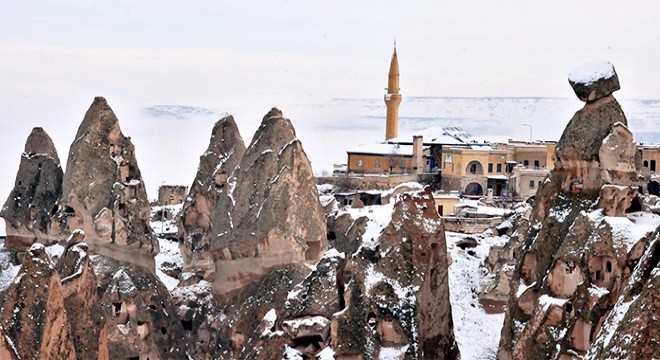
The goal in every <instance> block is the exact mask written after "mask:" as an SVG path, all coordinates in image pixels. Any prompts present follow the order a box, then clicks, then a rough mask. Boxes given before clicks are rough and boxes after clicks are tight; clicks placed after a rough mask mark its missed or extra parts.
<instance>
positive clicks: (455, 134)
mask: <svg viewBox="0 0 660 360" xmlns="http://www.w3.org/2000/svg"><path fill="white" fill-rule="evenodd" d="M413 136H421V137H422V141H423V142H424V144H437V145H461V144H464V143H466V142H467V141H469V140H471V139H472V134H470V133H468V132H467V131H465V130H463V129H462V128H459V127H447V128H442V127H431V128H426V129H423V130H420V131H413V132H412V133H409V134H406V135H402V136H397V137H395V138H393V139H389V140H388V142H391V143H412V141H413Z"/></svg>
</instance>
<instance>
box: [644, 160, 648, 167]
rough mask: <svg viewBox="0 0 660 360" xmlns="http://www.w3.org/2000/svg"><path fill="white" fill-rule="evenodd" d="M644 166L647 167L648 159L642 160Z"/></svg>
mask: <svg viewBox="0 0 660 360" xmlns="http://www.w3.org/2000/svg"><path fill="white" fill-rule="evenodd" d="M644 167H645V168H647V167H649V161H648V160H644Z"/></svg>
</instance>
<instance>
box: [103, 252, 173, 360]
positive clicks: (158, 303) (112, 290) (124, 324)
mask: <svg viewBox="0 0 660 360" xmlns="http://www.w3.org/2000/svg"><path fill="white" fill-rule="evenodd" d="M97 261H98V263H97V264H95V268H97V269H98V272H99V283H100V284H99V287H100V288H102V289H104V292H103V295H102V297H101V306H102V309H103V314H104V317H105V318H106V323H105V327H104V328H103V329H102V330H101V331H102V332H105V333H107V336H108V345H109V346H108V347H109V349H110V350H109V354H110V359H132V358H140V359H182V358H185V350H186V345H185V343H184V339H183V334H184V328H183V324H182V323H181V321H180V319H179V317H178V316H177V311H176V309H175V308H174V306H173V301H172V299H171V297H170V294H169V293H168V291H167V289H166V288H165V286H164V285H163V284H162V282H161V281H160V280H159V279H158V278H157V277H156V276H155V275H154V274H153V273H151V272H150V271H148V270H147V269H146V268H144V267H139V266H130V265H125V264H122V263H118V262H116V261H114V260H112V259H109V258H105V257H100V258H98V259H97Z"/></svg>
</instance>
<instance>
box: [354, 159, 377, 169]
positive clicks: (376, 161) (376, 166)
mask: <svg viewBox="0 0 660 360" xmlns="http://www.w3.org/2000/svg"><path fill="white" fill-rule="evenodd" d="M358 166H359V165H358ZM374 166H375V167H377V168H380V160H376V161H375V164H374Z"/></svg>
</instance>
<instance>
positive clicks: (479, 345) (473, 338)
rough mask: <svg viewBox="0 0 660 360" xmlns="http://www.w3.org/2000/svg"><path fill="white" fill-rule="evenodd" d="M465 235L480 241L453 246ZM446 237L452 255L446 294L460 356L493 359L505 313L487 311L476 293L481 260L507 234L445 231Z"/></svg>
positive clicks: (466, 359) (482, 275)
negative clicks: (471, 246)
mask: <svg viewBox="0 0 660 360" xmlns="http://www.w3.org/2000/svg"><path fill="white" fill-rule="evenodd" d="M467 236H470V237H472V238H475V239H477V240H478V242H479V244H478V245H477V246H476V247H475V248H468V249H466V250H463V249H461V248H460V247H458V246H456V242H458V241H459V240H461V239H463V238H465V237H467ZM446 237H447V249H448V251H449V253H450V254H451V258H452V262H451V264H450V265H449V293H450V294H449V295H450V297H451V311H452V315H453V317H454V333H455V335H456V341H457V342H458V347H459V349H460V351H461V359H463V360H471V359H474V360H476V359H495V358H496V354H497V346H498V343H499V341H500V331H501V329H502V323H503V322H504V314H503V313H502V314H486V311H485V310H484V308H483V307H482V306H481V304H480V303H479V297H478V296H477V295H478V293H479V290H480V284H481V283H483V280H484V277H485V276H486V275H484V274H483V273H482V272H481V268H480V264H482V263H483V261H484V259H485V258H486V257H487V256H488V251H489V250H490V247H491V246H493V245H503V244H504V243H506V241H507V240H508V238H507V237H506V236H504V237H497V236H491V235H489V234H488V232H486V233H484V234H475V235H466V234H459V233H452V232H447V233H446ZM468 251H469V253H468ZM472 254H474V255H472Z"/></svg>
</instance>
